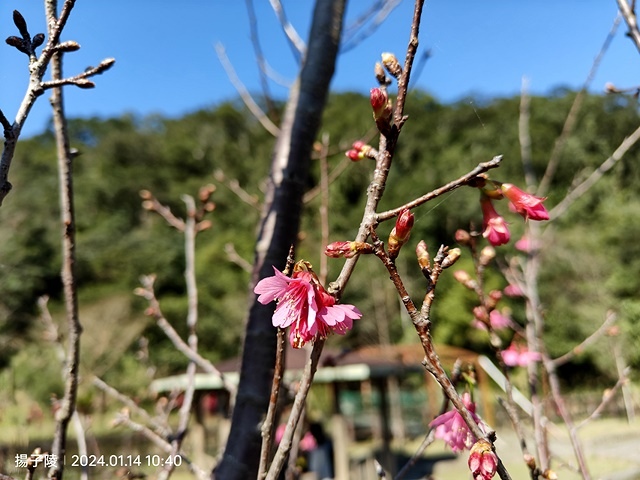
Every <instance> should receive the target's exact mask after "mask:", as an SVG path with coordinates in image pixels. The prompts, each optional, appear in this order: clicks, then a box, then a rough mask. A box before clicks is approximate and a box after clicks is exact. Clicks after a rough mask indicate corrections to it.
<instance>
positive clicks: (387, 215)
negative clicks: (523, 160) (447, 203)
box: [376, 155, 502, 222]
mask: <svg viewBox="0 0 640 480" xmlns="http://www.w3.org/2000/svg"><path fill="white" fill-rule="evenodd" d="M501 161H502V155H497V156H495V157H493V158H492V159H491V160H489V161H488V162H484V163H480V164H478V166H477V167H476V168H474V169H473V170H471V171H470V172H469V173H466V174H464V175H463V176H461V177H460V178H458V179H457V180H453V181H452V182H449V183H447V184H446V185H443V186H442V187H440V188H436V189H435V190H432V191H431V192H429V193H426V194H424V195H422V196H421V197H418V198H416V199H415V200H412V201H410V202H407V203H405V204H404V205H402V206H400V207H397V208H394V209H393V210H387V211H385V212H380V213H378V214H377V215H376V221H377V222H384V221H385V220H389V219H391V218H394V217H397V216H398V215H399V214H400V212H401V211H402V210H404V209H406V208H409V209H411V208H415V207H418V206H420V205H423V204H425V203H427V202H429V201H431V200H433V199H434V198H437V197H439V196H441V195H444V194H445V193H449V192H451V191H453V190H456V189H457V188H460V187H462V186H464V185H468V184H469V182H471V181H473V179H475V178H476V177H477V176H478V175H480V174H481V173H484V172H486V171H488V170H491V169H492V168H497V167H498V166H500V162H501Z"/></svg>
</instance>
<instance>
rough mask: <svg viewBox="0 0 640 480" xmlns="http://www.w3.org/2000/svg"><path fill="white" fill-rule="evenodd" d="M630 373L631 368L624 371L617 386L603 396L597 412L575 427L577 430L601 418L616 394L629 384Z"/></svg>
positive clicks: (596, 409)
mask: <svg viewBox="0 0 640 480" xmlns="http://www.w3.org/2000/svg"><path fill="white" fill-rule="evenodd" d="M629 373H631V368H630V367H627V368H625V369H624V370H623V372H622V375H621V376H620V378H618V381H617V382H616V384H615V385H614V386H613V387H611V388H609V389H607V390H606V391H605V392H604V395H602V401H601V402H600V404H599V405H598V406H597V407H596V408H595V410H594V411H593V412H591V415H589V416H588V417H587V418H585V419H584V420H583V421H582V422H580V423H579V424H578V425H576V426H575V429H576V430H580V429H581V428H582V427H584V426H585V425H586V424H587V423H589V422H590V421H592V420H595V419H596V418H598V417H599V416H600V414H601V413H602V410H604V409H605V407H606V406H607V405H609V403H611V401H612V400H613V399H614V398H615V396H616V392H617V391H618V390H621V389H622V388H623V387H624V386H625V385H626V384H627V383H628V382H629Z"/></svg>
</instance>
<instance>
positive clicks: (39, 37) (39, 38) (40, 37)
mask: <svg viewBox="0 0 640 480" xmlns="http://www.w3.org/2000/svg"><path fill="white" fill-rule="evenodd" d="M43 43H44V33H36V34H35V35H34V36H33V38H32V39H31V46H32V47H33V48H38V47H39V46H40V45H42V44H43Z"/></svg>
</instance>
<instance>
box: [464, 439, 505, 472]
mask: <svg viewBox="0 0 640 480" xmlns="http://www.w3.org/2000/svg"><path fill="white" fill-rule="evenodd" d="M468 465H469V470H471V474H472V475H473V480H491V479H492V478H493V476H494V475H495V474H496V471H497V470H498V457H497V455H496V454H495V453H494V451H493V446H492V445H491V443H489V442H488V441H487V440H485V439H480V440H478V441H477V442H476V443H474V444H473V447H471V453H470V454H469V461H468Z"/></svg>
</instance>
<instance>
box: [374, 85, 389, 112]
mask: <svg viewBox="0 0 640 480" xmlns="http://www.w3.org/2000/svg"><path fill="white" fill-rule="evenodd" d="M369 99H370V100H371V108H373V116H374V117H375V118H380V117H382V114H383V113H384V110H385V108H386V107H387V103H388V102H389V97H388V95H387V92H386V90H383V89H382V88H372V89H371V92H370V96H369Z"/></svg>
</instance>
